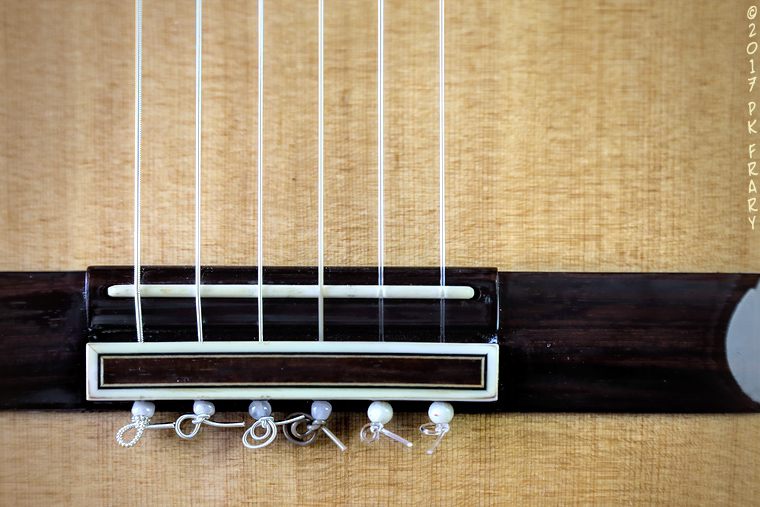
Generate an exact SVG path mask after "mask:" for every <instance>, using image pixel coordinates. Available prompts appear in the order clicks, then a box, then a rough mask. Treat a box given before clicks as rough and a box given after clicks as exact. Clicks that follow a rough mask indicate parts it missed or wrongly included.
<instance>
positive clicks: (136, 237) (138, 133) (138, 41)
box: [132, 0, 145, 343]
mask: <svg viewBox="0 0 760 507" xmlns="http://www.w3.org/2000/svg"><path fill="white" fill-rule="evenodd" d="M141 139H142V0H135V175H134V176H135V202H134V214H135V215H134V230H133V231H132V236H133V241H134V245H133V255H134V262H133V264H134V275H133V276H134V285H135V324H136V328H137V341H138V343H142V342H143V341H144V339H145V337H144V335H143V315H142V300H141V298H140V281H141V280H140V279H141V276H140V144H141Z"/></svg>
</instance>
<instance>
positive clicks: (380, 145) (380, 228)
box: [377, 0, 385, 341]
mask: <svg viewBox="0 0 760 507" xmlns="http://www.w3.org/2000/svg"><path fill="white" fill-rule="evenodd" d="M383 30H384V22H383V0H377V285H378V286H379V291H378V337H379V339H380V341H384V340H385V311H384V302H383V284H384V282H385V246H384V235H385V223H384V201H383V194H384V192H383V166H384V139H383V137H384V132H383V130H384V129H383V123H384V116H383V102H384V100H385V97H384V93H383V59H384V57H383Z"/></svg>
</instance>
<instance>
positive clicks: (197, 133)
mask: <svg viewBox="0 0 760 507" xmlns="http://www.w3.org/2000/svg"><path fill="white" fill-rule="evenodd" d="M202 3H203V0H195V316H196V321H197V328H198V341H199V342H202V341H203V316H202V314H201V7H202Z"/></svg>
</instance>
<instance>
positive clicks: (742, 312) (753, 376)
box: [726, 283, 760, 403]
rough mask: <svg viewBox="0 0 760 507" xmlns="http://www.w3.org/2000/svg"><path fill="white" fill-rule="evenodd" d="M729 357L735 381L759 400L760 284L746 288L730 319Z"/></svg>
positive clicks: (727, 346) (727, 347) (728, 332)
mask: <svg viewBox="0 0 760 507" xmlns="http://www.w3.org/2000/svg"><path fill="white" fill-rule="evenodd" d="M726 357H727V359H728V366H729V368H730V369H731V374H732V375H733V376H734V378H735V379H736V383H737V384H739V387H741V388H742V391H744V393H745V394H746V395H747V396H749V397H750V398H751V399H752V400H753V401H756V402H758V403H760V283H758V285H757V286H756V287H755V288H754V289H750V290H748V291H747V293H746V294H745V295H744V297H743V298H742V299H741V301H739V304H738V305H736V309H735V310H734V313H733V315H731V320H729V321H728V331H727V332H726Z"/></svg>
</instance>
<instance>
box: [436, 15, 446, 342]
mask: <svg viewBox="0 0 760 507" xmlns="http://www.w3.org/2000/svg"><path fill="white" fill-rule="evenodd" d="M443 7H444V0H438V206H439V210H438V220H439V223H438V227H439V230H438V240H439V241H440V248H439V252H440V255H441V259H440V263H441V341H442V342H443V341H445V340H446V300H445V299H444V297H443V296H444V290H445V287H446V173H445V171H444V167H445V158H446V144H445V143H446V136H445V121H446V118H445V114H444V113H445V110H444V88H445V86H446V83H445V79H444V54H443V50H444V36H443V33H444V32H443V29H444V25H443Z"/></svg>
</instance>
